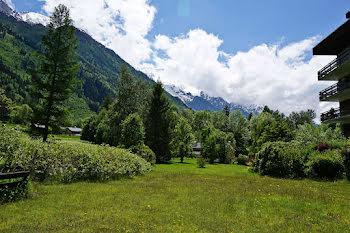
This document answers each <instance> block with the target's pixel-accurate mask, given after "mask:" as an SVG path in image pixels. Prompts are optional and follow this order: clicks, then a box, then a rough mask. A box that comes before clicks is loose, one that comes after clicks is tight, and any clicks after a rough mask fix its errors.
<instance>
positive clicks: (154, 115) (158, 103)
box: [146, 81, 171, 163]
mask: <svg viewBox="0 0 350 233" xmlns="http://www.w3.org/2000/svg"><path fill="white" fill-rule="evenodd" d="M163 92H164V89H163V87H162V83H161V82H159V81H158V82H157V83H155V84H154V87H153V93H152V97H151V101H150V106H149V112H148V115H147V121H146V144H147V145H148V146H149V147H150V148H151V149H152V151H153V152H154V153H155V154H156V157H157V163H167V162H169V161H170V159H171V153H170V142H171V135H170V129H169V128H170V122H169V117H168V114H169V107H170V106H169V102H168V98H167V97H166V96H164V94H163Z"/></svg>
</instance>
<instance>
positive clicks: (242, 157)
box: [237, 154, 249, 166]
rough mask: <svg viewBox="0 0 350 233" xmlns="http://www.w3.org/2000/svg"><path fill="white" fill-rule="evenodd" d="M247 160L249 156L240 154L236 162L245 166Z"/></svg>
mask: <svg viewBox="0 0 350 233" xmlns="http://www.w3.org/2000/svg"><path fill="white" fill-rule="evenodd" d="M248 162H249V157H248V156H247V155H242V154H240V155H238V157H237V163H238V164H239V165H245V166H246V165H247V164H248Z"/></svg>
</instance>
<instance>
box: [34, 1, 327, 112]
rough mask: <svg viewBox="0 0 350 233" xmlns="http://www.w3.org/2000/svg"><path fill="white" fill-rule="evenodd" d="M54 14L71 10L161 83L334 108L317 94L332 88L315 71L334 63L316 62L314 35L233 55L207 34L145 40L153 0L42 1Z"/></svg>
mask: <svg viewBox="0 0 350 233" xmlns="http://www.w3.org/2000/svg"><path fill="white" fill-rule="evenodd" d="M41 1H45V5H44V6H43V10H44V11H45V12H47V13H48V14H50V13H51V12H52V11H53V9H54V7H55V6H57V5H58V4H59V3H63V4H65V5H67V6H68V7H69V8H70V9H71V15H72V18H73V20H74V22H75V24H76V26H77V27H79V28H81V29H84V30H85V31H87V32H88V33H89V34H90V35H91V36H92V37H93V38H95V39H96V40H97V41H99V42H101V43H103V44H104V45H106V46H107V47H109V48H111V49H113V50H114V51H115V52H116V53H117V54H119V55H120V56H121V57H122V58H123V59H125V60H126V61H127V62H129V63H130V64H131V65H133V66H134V67H136V68H138V69H141V70H142V71H144V72H146V73H147V74H150V75H152V77H155V78H156V79H157V78H160V79H161V80H162V81H163V82H166V83H171V84H175V85H177V86H181V87H185V89H186V90H185V91H191V92H193V93H194V94H199V91H204V92H206V93H208V94H209V95H212V96H221V97H223V98H225V99H226V100H228V101H232V102H235V103H240V104H246V105H249V104H258V105H269V106H270V107H271V108H274V109H279V110H280V111H282V112H284V113H287V114H288V113H290V112H291V111H299V110H305V109H308V108H312V109H315V110H316V112H317V113H320V112H321V111H324V110H326V109H327V108H329V105H330V104H320V103H319V101H318V92H319V91H320V90H322V89H324V88H326V87H328V86H330V85H331V84H332V83H330V82H318V81H317V71H318V70H319V69H321V68H322V67H323V66H325V65H326V64H327V63H328V62H329V61H330V60H331V59H332V58H330V57H322V56H318V57H317V56H315V57H311V56H310V54H311V49H312V47H313V46H314V45H315V44H316V42H317V41H318V40H319V38H317V37H312V38H308V39H305V40H302V41H298V42H295V43H291V44H288V45H284V46H282V45H281V43H277V44H274V45H267V44H260V45H257V46H255V47H253V48H251V49H250V50H249V51H246V52H238V53H236V54H229V53H227V51H222V50H220V46H221V45H222V43H223V40H222V39H220V38H219V37H218V36H216V35H213V34H210V33H208V32H206V31H204V30H202V29H194V30H190V31H189V32H188V33H187V34H185V35H180V36H178V37H174V38H170V37H168V36H166V35H158V36H156V38H154V41H149V40H148V39H147V38H146V36H147V35H148V33H149V32H150V31H151V30H152V24H153V21H154V19H155V14H156V8H155V7H154V6H152V5H151V4H150V1H149V0H74V1H72V0H41Z"/></svg>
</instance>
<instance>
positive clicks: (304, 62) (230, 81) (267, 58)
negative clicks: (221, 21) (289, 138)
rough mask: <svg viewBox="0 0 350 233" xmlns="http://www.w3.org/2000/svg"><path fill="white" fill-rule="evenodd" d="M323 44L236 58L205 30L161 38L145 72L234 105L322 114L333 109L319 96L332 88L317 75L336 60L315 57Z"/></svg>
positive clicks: (266, 49)
mask: <svg viewBox="0 0 350 233" xmlns="http://www.w3.org/2000/svg"><path fill="white" fill-rule="evenodd" d="M318 40H319V38H317V37H312V38H308V39H305V40H302V41H299V42H296V43H291V44H288V45H285V46H282V45H280V44H275V45H267V44H261V45H257V46H255V47H253V48H251V49H250V50H249V51H247V52H238V53H236V54H234V55H231V54H227V53H225V52H224V51H221V50H220V46H221V44H222V43H223V41H222V40H221V39H220V38H218V37H217V36H215V35H213V34H209V33H207V32H205V31H203V30H201V29H196V30H191V31H189V32H188V33H187V34H186V35H183V36H180V37H176V38H169V37H167V36H164V35H158V36H157V37H156V39H155V42H154V43H153V46H154V50H155V51H156V52H157V53H156V54H157V55H156V56H155V58H154V60H153V61H154V62H153V63H152V64H144V65H143V69H144V70H145V71H146V72H148V73H151V74H153V75H154V76H157V77H160V79H161V80H162V81H164V82H166V83H172V84H175V85H179V86H182V87H185V89H186V91H191V92H194V93H196V94H198V93H199V91H204V92H206V93H208V94H209V95H212V96H221V97H223V98H224V99H226V100H228V101H230V102H235V103H240V104H257V105H268V106H270V107H271V108H273V109H279V110H280V111H282V112H284V113H287V114H288V113H290V112H292V111H300V110H306V109H308V108H312V109H315V110H316V111H317V113H320V112H321V111H323V110H325V109H326V108H328V107H329V104H319V100H318V92H319V91H321V90H322V89H324V88H326V87H328V86H330V85H331V84H332V83H330V82H318V81H317V71H318V70H319V69H321V68H322V67H323V66H325V65H326V64H327V63H328V62H329V61H330V60H331V59H332V57H328V56H326V57H323V56H319V57H317V56H315V57H311V56H310V53H311V50H312V48H313V46H315V44H316V43H317V41H318Z"/></svg>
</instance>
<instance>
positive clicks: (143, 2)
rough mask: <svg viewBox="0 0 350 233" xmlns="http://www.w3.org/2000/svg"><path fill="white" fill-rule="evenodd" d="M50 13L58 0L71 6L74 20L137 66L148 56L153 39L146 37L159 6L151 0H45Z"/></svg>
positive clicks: (80, 26) (46, 9)
mask: <svg viewBox="0 0 350 233" xmlns="http://www.w3.org/2000/svg"><path fill="white" fill-rule="evenodd" d="M43 1H44V2H45V4H44V6H43V10H44V11H45V12H46V13H48V14H51V13H52V12H53V10H54V7H56V6H57V5H58V4H65V5H66V6H67V7H69V8H70V10H71V17H72V19H73V20H74V24H75V25H76V26H77V27H78V28H81V29H83V30H85V31H86V32H88V33H89V34H90V35H91V36H92V37H93V38H94V39H96V40H97V41H99V42H101V43H103V44H104V45H106V46H107V47H109V48H111V49H112V50H114V51H116V52H117V53H118V54H119V55H120V56H121V57H122V58H123V59H125V60H126V61H127V62H129V63H130V64H131V65H133V66H135V67H136V68H138V67H139V64H140V63H142V62H143V61H145V60H149V59H150V56H151V53H152V50H151V43H150V42H149V41H148V40H147V39H146V38H145V37H146V35H147V34H148V32H149V31H150V30H151V28H152V23H153V20H154V16H155V14H156V8H155V7H153V6H151V5H150V4H149V2H148V0H74V1H72V0H43Z"/></svg>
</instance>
